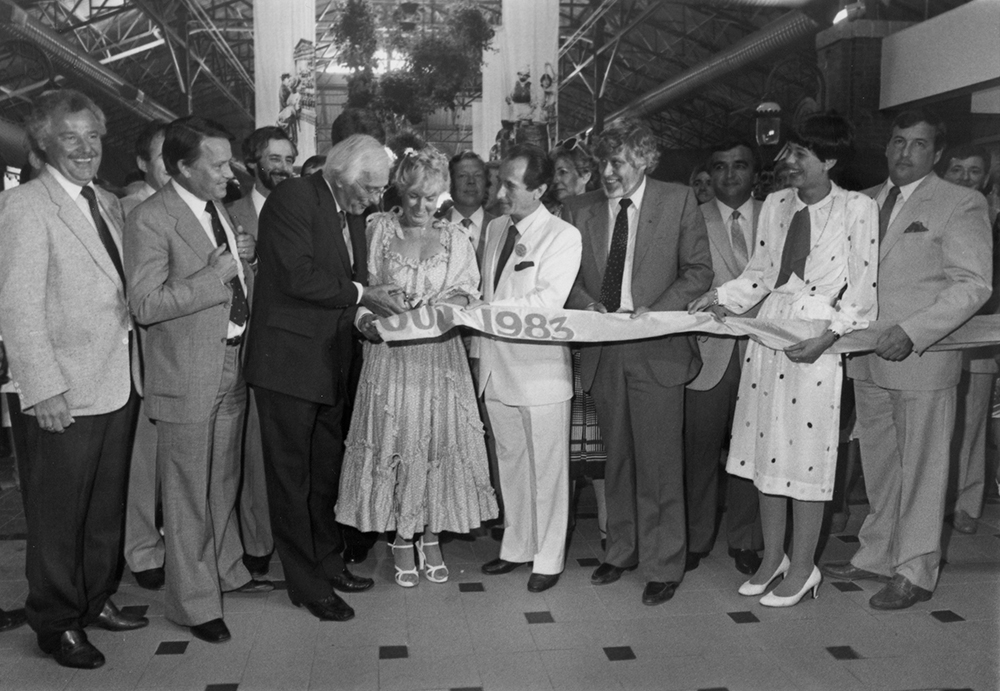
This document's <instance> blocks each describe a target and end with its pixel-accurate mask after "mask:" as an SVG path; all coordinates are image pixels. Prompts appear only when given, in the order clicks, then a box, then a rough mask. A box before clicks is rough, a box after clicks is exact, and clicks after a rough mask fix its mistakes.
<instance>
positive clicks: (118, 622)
mask: <svg viewBox="0 0 1000 691" xmlns="http://www.w3.org/2000/svg"><path fill="white" fill-rule="evenodd" d="M94 623H95V624H97V625H98V626H100V627H101V628H102V629H107V630H108V631H134V630H135V629H141V628H142V627H143V626H146V625H148V624H149V619H147V618H146V617H141V616H136V615H134V614H125V613H124V612H122V611H120V610H119V609H118V608H117V607H115V603H113V602H112V601H111V600H110V599H108V600H105V602H104V608H103V609H101V613H100V614H98V615H97V621H95V622H94Z"/></svg>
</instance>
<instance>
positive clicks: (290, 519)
mask: <svg viewBox="0 0 1000 691" xmlns="http://www.w3.org/2000/svg"><path fill="white" fill-rule="evenodd" d="M388 182H389V157H388V155H387V154H386V152H385V149H384V147H382V145H381V144H379V143H378V141H376V140H375V139H374V138H372V137H369V136H367V135H353V136H351V137H348V138H347V139H345V140H344V141H342V142H340V143H339V144H337V145H336V146H334V147H333V148H332V149H331V150H330V152H329V154H328V155H327V162H326V166H325V167H324V169H323V171H322V172H321V173H316V174H314V175H313V176H312V177H309V178H293V179H291V180H289V181H287V182H285V183H283V184H282V185H280V186H279V187H278V188H277V189H275V190H274V192H272V193H271V195H270V196H269V197H268V198H267V202H266V203H265V204H264V209H263V211H262V213H261V216H260V223H259V231H258V232H259V236H258V238H259V243H258V246H257V250H258V256H259V257H260V281H259V285H258V286H257V295H256V298H255V300H254V321H253V323H252V324H251V328H250V336H249V342H248V345H247V348H248V350H247V362H246V375H247V381H249V382H250V384H251V385H252V386H253V387H254V389H255V395H256V398H257V409H258V412H259V413H260V421H261V438H262V441H263V447H264V470H265V473H266V475H267V499H268V504H269V505H270V509H271V528H272V530H273V532H274V541H275V546H276V547H277V550H278V556H279V557H280V558H281V563H282V566H284V570H285V579H286V581H287V582H288V595H289V598H290V599H291V600H292V602H293V603H294V604H296V605H305V606H306V607H307V608H308V609H309V611H310V612H312V613H313V614H314V615H316V616H317V617H319V618H320V619H323V620H334V621H345V620H347V619H350V618H351V617H353V616H354V610H353V609H351V607H350V606H348V605H347V603H346V602H344V600H343V599H341V598H340V596H338V595H337V594H336V593H335V592H333V591H334V589H338V590H341V591H343V592H358V591H362V590H367V589H368V588H370V587H372V585H373V581H372V580H371V579H369V578H358V577H355V576H353V575H352V574H351V573H350V571H348V570H347V568H346V567H345V565H344V559H343V556H342V554H341V552H342V551H343V539H342V537H341V534H340V530H339V529H338V527H337V524H336V523H335V522H334V520H333V516H334V505H335V504H336V502H337V491H338V486H339V481H340V464H341V460H342V458H343V443H344V439H343V426H342V421H343V420H342V418H343V409H344V405H345V402H346V398H347V389H348V379H349V375H350V371H351V366H352V360H353V357H354V348H353V343H352V329H353V328H354V327H353V322H354V316H355V313H356V312H357V306H358V305H359V304H362V305H364V306H365V307H367V308H369V309H371V310H372V311H373V312H375V313H376V314H379V315H387V314H393V313H399V312H402V311H403V310H404V308H403V305H402V303H401V302H400V300H399V299H398V297H397V295H398V293H399V292H400V291H399V290H398V289H392V288H391V287H389V286H365V285H364V284H365V283H366V282H367V277H368V271H367V255H368V253H367V247H366V243H365V234H364V228H363V226H361V225H360V224H354V225H353V226H349V225H348V224H347V222H346V219H345V217H344V214H345V213H350V214H356V215H358V216H360V214H361V213H363V212H364V210H365V208H366V207H367V206H369V205H370V204H371V203H372V202H373V200H375V199H377V198H378V197H379V195H381V193H382V191H383V189H384V188H385V186H386V185H387V184H388Z"/></svg>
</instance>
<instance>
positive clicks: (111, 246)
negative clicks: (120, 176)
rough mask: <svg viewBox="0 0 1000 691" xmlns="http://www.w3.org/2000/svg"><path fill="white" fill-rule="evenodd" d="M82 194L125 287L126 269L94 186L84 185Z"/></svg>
mask: <svg viewBox="0 0 1000 691" xmlns="http://www.w3.org/2000/svg"><path fill="white" fill-rule="evenodd" d="M80 194H82V195H83V198H84V199H86V200H87V206H89V207H90V215H91V216H92V217H93V219H94V225H95V226H97V234H98V236H100V238H101V243H102V244H103V245H104V249H106V250H107V252H108V256H110V257H111V263H112V264H114V265H115V270H116V271H117V272H118V277H119V278H121V279H122V289H123V290H124V288H125V269H124V268H122V257H121V255H120V254H118V246H117V245H115V239H114V238H113V237H111V231H110V230H108V224H107V223H105V222H104V217H103V216H101V210H100V208H99V207H98V206H97V195H96V194H95V193H94V188H93V187H84V188H83V189H81V190H80Z"/></svg>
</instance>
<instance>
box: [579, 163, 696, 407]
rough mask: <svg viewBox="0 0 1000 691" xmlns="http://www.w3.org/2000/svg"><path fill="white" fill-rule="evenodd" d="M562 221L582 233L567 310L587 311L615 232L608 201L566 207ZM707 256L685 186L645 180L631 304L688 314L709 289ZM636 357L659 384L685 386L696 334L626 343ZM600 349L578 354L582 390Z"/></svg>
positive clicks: (596, 195)
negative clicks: (610, 220)
mask: <svg viewBox="0 0 1000 691" xmlns="http://www.w3.org/2000/svg"><path fill="white" fill-rule="evenodd" d="M564 217H565V218H566V219H567V220H568V221H569V222H570V223H572V224H573V225H575V226H576V227H577V228H579V229H580V232H581V233H582V234H583V238H584V239H583V260H582V261H581V263H580V274H579V276H577V279H576V284H575V285H574V286H573V292H572V293H571V295H570V300H569V302H568V304H567V306H568V307H570V308H572V309H584V308H586V306H587V305H589V304H590V303H591V302H595V301H598V300H599V299H600V295H601V282H602V281H603V280H604V269H605V267H606V266H607V263H608V249H609V246H610V242H611V240H610V238H611V231H612V229H611V228H610V227H609V223H608V197H607V195H606V194H605V192H604V190H603V189H602V190H596V191H594V192H588V193H587V194H583V195H580V196H578V197H572V198H570V199H567V200H566V202H565V211H564ZM712 276H713V273H712V256H711V252H710V250H709V245H708V235H707V234H706V231H705V219H704V217H703V216H702V215H701V214H700V213H699V212H698V202H697V200H695V198H694V193H692V192H691V190H690V189H689V188H688V187H685V186H683V185H677V184H673V183H667V182H659V181H657V180H652V179H650V178H646V191H645V194H644V196H643V202H642V208H641V209H639V223H638V226H637V228H636V237H635V259H634V263H633V265H632V298H633V301H634V304H635V306H636V307H647V308H649V309H650V310H653V311H657V312H666V311H686V310H687V305H688V303H689V302H691V301H692V300H694V299H695V298H696V297H699V296H700V295H701V294H702V293H704V292H705V291H707V290H708V289H709V286H710V285H711V284H712ZM628 345H629V346H630V348H631V349H632V350H633V351H634V353H633V354H634V356H635V357H636V358H639V359H641V360H643V361H645V362H646V363H648V367H649V372H650V376H651V377H652V378H653V379H654V380H655V381H657V382H659V384H660V385H662V386H676V385H679V384H684V383H687V382H689V381H691V379H693V378H694V376H695V375H696V374H697V373H698V369H699V368H700V367H701V359H700V358H699V356H698V346H697V339H696V337H695V336H694V335H686V336H664V337H662V338H650V339H646V340H644V341H636V342H632V343H629V344H628ZM603 348H604V346H603V345H602V344H599V343H597V344H592V345H591V344H586V345H584V346H583V347H582V348H581V353H580V356H581V375H582V379H583V387H584V390H590V387H591V385H592V384H593V382H594V374H595V372H596V371H597V366H598V363H599V362H600V359H601V351H602V349H603Z"/></svg>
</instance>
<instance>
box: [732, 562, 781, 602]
mask: <svg viewBox="0 0 1000 691" xmlns="http://www.w3.org/2000/svg"><path fill="white" fill-rule="evenodd" d="M791 565H792V562H790V561H789V560H788V555H787V554H785V555H782V557H781V564H780V565H779V566H778V570H777V571H775V572H774V573H773V574H772V575H771V577H770V578H768V579H767V583H763V584H761V585H757V584H756V583H751V582H750V581H747V582H746V583H744V584H743V585H741V586H740V589H739V593H740V595H748V596H751V595H761V594H762V593H763V592H764V591H765V590H767V588H768V586H769V585H771V583H772V582H773V581H774V579H775V578H777V577H778V576H784V575H785V574H786V573H788V567H789V566H791Z"/></svg>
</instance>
